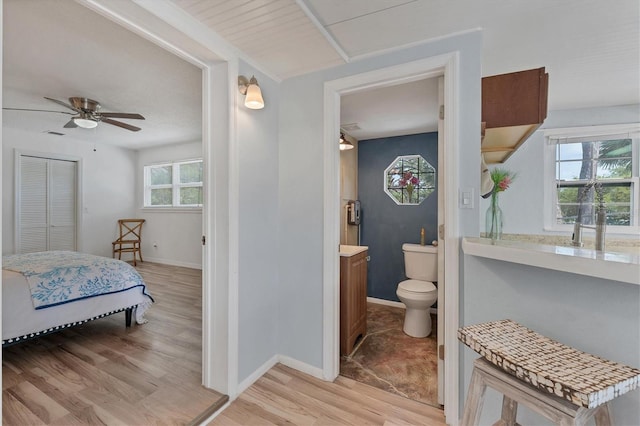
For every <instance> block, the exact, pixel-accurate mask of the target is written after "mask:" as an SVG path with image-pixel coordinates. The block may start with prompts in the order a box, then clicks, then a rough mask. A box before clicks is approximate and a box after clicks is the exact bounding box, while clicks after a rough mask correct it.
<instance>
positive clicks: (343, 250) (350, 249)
mask: <svg viewBox="0 0 640 426" xmlns="http://www.w3.org/2000/svg"><path fill="white" fill-rule="evenodd" d="M367 250H369V247H368V246H346V245H340V256H342V257H351V256H354V255H356V254H358V253H362V252H363V251H367Z"/></svg>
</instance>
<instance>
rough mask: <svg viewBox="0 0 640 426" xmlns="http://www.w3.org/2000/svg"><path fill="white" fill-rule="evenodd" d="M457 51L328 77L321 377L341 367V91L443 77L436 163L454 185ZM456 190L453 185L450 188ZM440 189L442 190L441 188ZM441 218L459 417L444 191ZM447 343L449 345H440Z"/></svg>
mask: <svg viewBox="0 0 640 426" xmlns="http://www.w3.org/2000/svg"><path fill="white" fill-rule="evenodd" d="M458 66H459V64H458V57H457V53H456V52H453V53H450V54H445V55H441V56H437V57H433V58H426V59H423V60H418V61H414V62H409V63H406V64H402V65H397V66H393V67H388V68H384V69H380V70H376V71H371V72H367V73H363V74H358V75H354V76H350V77H345V78H342V79H338V80H333V81H329V82H327V83H326V84H325V90H324V105H325V109H324V112H325V114H324V116H325V129H324V152H325V168H324V172H325V173H324V181H325V183H326V185H325V191H324V206H325V212H324V213H325V214H324V218H325V222H324V226H325V230H326V232H325V233H324V253H323V254H324V256H323V259H324V271H325V272H326V273H325V277H324V299H323V302H324V306H325V308H324V329H323V330H324V332H323V336H324V339H323V345H324V349H323V374H324V377H325V379H327V380H333V379H335V377H337V375H338V373H339V309H338V307H339V268H338V261H337V256H336V253H335V248H336V247H338V245H339V241H340V240H339V229H340V222H339V212H340V200H339V195H337V194H339V193H340V192H339V167H338V163H339V157H338V155H339V154H338V150H337V149H336V146H335V145H336V143H335V141H336V140H338V136H339V135H338V130H337V129H338V128H339V127H340V118H339V117H340V113H339V112H340V96H341V95H344V94H348V93H354V92H358V91H362V90H365V89H367V88H372V87H384V86H390V85H395V84H401V83H403V82H411V81H416V80H420V79H426V78H433V77H438V76H443V77H444V100H445V102H444V111H443V112H444V115H445V116H446V117H449V118H448V119H447V120H445V122H444V124H443V126H444V131H443V132H442V134H443V137H444V140H446V144H444V148H443V149H442V151H443V161H442V163H441V164H440V169H444V170H446V172H445V173H444V176H443V178H442V179H440V183H441V184H442V185H443V187H442V188H457V187H458V185H457V184H458V175H457V158H456V156H455V153H457V148H458V144H459V142H458V140H457V137H456V133H457V129H458V127H459V123H458V120H457V105H456V99H457V96H456V90H457V87H458V85H459V81H458ZM454 191H455V190H454ZM441 192H443V193H446V191H444V190H442V191H441ZM442 209H443V214H442V217H443V221H446V223H447V227H446V228H445V227H444V226H443V227H440V225H442V223H439V228H438V236H439V241H440V242H441V243H440V245H441V246H442V250H439V253H440V252H442V254H441V256H442V257H443V260H444V268H442V269H443V272H444V274H445V276H446V282H447V285H446V286H445V289H444V292H445V295H444V308H445V318H444V327H445V330H444V333H443V334H444V345H443V352H444V382H445V383H447V384H448V386H447V387H446V388H445V389H444V406H445V416H450V418H451V419H457V413H458V407H459V401H458V396H459V384H458V356H459V355H458V347H457V338H456V330H457V328H458V323H459V302H458V285H459V278H458V276H459V271H458V268H459V252H458V244H459V243H458V239H459V231H458V211H457V197H455V196H454V197H451V196H445V198H444V203H442ZM446 348H448V350H444V349H446Z"/></svg>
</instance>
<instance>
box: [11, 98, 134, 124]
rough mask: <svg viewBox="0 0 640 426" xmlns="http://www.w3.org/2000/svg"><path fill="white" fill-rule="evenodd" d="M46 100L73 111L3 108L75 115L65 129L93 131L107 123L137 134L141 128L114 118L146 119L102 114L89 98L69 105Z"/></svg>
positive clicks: (78, 99) (109, 113)
mask: <svg viewBox="0 0 640 426" xmlns="http://www.w3.org/2000/svg"><path fill="white" fill-rule="evenodd" d="M44 98H45V99H47V100H49V101H52V102H55V103H57V104H58V105H62V106H63V107H65V108H68V109H70V110H72V111H73V113H71V112H66V111H52V110H43V109H26V108H3V109H7V110H13V111H38V112H56V113H59V114H68V115H73V117H71V120H69V122H67V124H65V125H64V127H65V128H74V127H82V128H84V129H93V128H94V127H96V126H97V125H98V123H100V122H102V123H107V124H112V125H114V126H118V127H122V128H123V129H127V130H131V131H132V132H137V131H139V130H140V127H136V126H132V125H130V124H127V123H123V122H122V121H117V120H112V118H129V119H134V120H144V117H143V116H142V115H140V114H136V113H127V112H100V104H99V103H98V102H97V101H94V100H93V99H89V98H78V97H73V98H69V104H67V103H65V102H63V101H59V100H57V99H53V98H47V97H46V96H45V97H44Z"/></svg>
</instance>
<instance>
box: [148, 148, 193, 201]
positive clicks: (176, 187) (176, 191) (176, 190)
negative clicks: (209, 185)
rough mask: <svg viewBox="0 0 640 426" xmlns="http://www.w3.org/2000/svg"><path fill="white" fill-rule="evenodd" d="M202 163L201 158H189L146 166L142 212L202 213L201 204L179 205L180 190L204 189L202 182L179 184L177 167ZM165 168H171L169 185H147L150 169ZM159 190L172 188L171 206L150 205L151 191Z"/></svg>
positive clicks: (149, 178)
mask: <svg viewBox="0 0 640 426" xmlns="http://www.w3.org/2000/svg"><path fill="white" fill-rule="evenodd" d="M198 162H199V163H203V159H202V158H191V159H187V160H176V161H162V162H158V163H152V164H146V165H145V166H144V200H143V206H142V210H148V211H156V212H162V211H165V212H172V213H176V212H200V211H202V204H198V205H197V204H184V205H182V204H180V189H181V188H203V189H204V182H199V183H193V182H189V183H180V173H178V170H179V166H181V165H183V164H190V163H198ZM166 166H171V168H172V172H171V180H172V182H171V183H170V184H163V185H149V184H148V182H149V181H150V180H151V177H150V175H149V174H150V171H151V168H152V167H166ZM161 188H172V189H173V191H172V193H171V195H172V203H173V204H171V205H169V204H163V205H158V206H152V205H151V190H152V189H161Z"/></svg>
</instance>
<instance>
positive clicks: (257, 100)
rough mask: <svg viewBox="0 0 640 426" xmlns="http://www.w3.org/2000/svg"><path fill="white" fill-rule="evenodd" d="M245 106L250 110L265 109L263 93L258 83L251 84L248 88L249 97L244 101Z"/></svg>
mask: <svg viewBox="0 0 640 426" xmlns="http://www.w3.org/2000/svg"><path fill="white" fill-rule="evenodd" d="M252 80H254V79H252ZM244 106H246V107H247V108H250V109H262V108H264V99H262V91H261V90H260V86H258V84H257V83H249V86H247V97H246V98H245V99H244Z"/></svg>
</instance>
